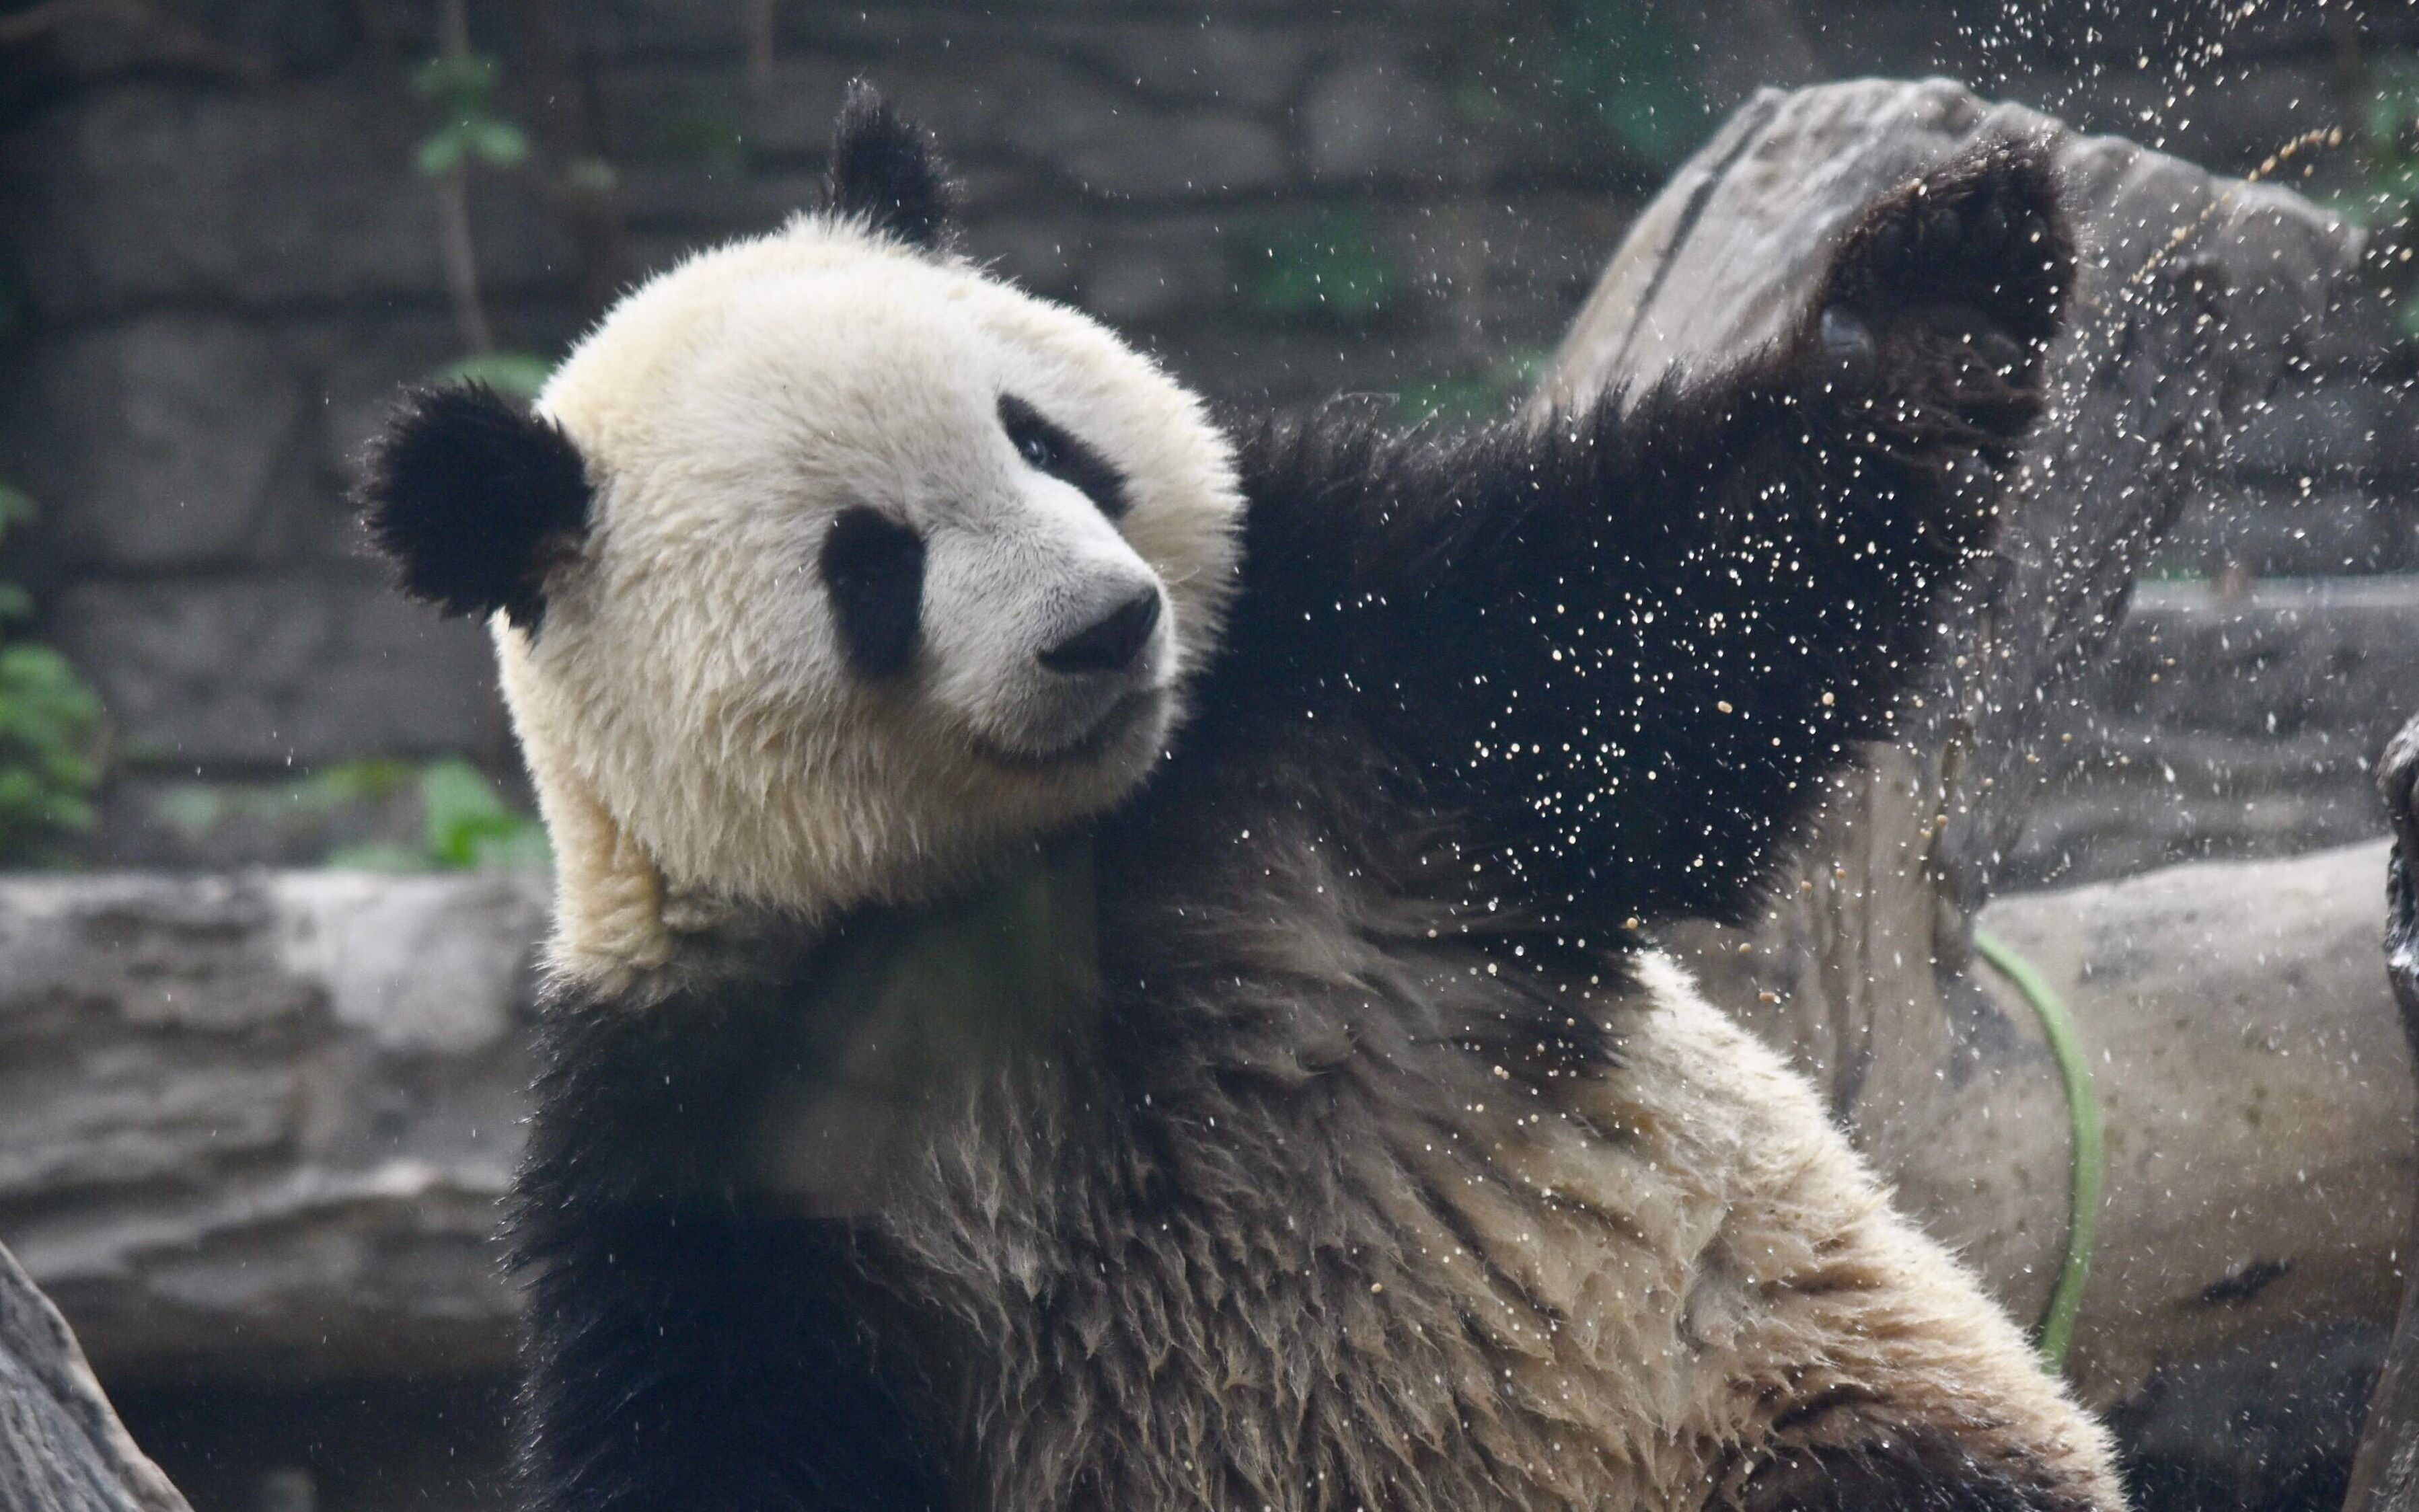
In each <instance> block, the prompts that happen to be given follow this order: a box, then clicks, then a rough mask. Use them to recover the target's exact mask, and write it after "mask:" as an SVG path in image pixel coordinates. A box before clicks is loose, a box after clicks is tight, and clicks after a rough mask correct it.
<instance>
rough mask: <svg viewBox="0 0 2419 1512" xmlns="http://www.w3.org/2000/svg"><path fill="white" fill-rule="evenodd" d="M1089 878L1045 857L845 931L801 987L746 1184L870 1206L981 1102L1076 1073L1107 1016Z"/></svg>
mask: <svg viewBox="0 0 2419 1512" xmlns="http://www.w3.org/2000/svg"><path fill="white" fill-rule="evenodd" d="M1088 887H1089V883H1088V878H1084V877H1072V878H1071V877H1070V876H1069V875H1067V874H1066V872H1065V870H1064V868H1063V867H1053V866H1050V865H1037V866H1036V867H1034V868H1031V869H1027V870H1024V871H1020V872H1013V873H1010V874H1009V875H1007V876H1004V877H1002V878H1000V879H997V880H995V881H994V882H993V883H991V884H989V885H987V886H986V887H981V888H978V889H977V890H975V891H973V892H970V893H968V894H966V895H964V896H962V897H958V898H953V899H950V900H948V901H947V902H946V903H942V904H939V905H935V906H931V907H926V908H920V909H917V910H914V911H912V912H901V913H897V914H891V915H886V916H884V917H882V918H875V919H871V920H864V921H859V923H858V924H857V925H855V927H853V928H852V929H851V930H850V931H848V932H847V933H844V934H843V935H842V936H841V937H840V939H838V940H837V941H835V942H834V944H833V946H832V948H830V949H827V950H826V951H824V955H823V959H821V960H820V961H819V962H818V963H817V964H816V966H815V967H814V968H813V969H812V970H810V971H809V972H808V973H806V974H805V976H804V980H801V981H799V982H798V983H797V984H796V985H795V986H794V987H793V990H792V992H791V993H790V994H788V995H787V996H788V997H789V999H790V1001H789V1002H787V1003H786V1004H785V1005H784V1011H783V1015H782V1017H783V1028H782V1031H781V1033H780V1035H779V1036H778V1038H777V1041H776V1043H775V1044H774V1045H773V1046H772V1047H770V1053H769V1054H768V1056H767V1061H766V1064H765V1065H764V1066H763V1067H761V1068H759V1077H760V1079H759V1081H758V1090H757V1093H756V1095H755V1097H754V1098H753V1099H752V1101H753V1102H754V1103H755V1106H754V1107H753V1108H752V1109H751V1110H749V1112H748V1113H747V1116H746V1118H745V1120H744V1121H745V1124H746V1127H747V1130H748V1135H747V1138H746V1139H745V1140H744V1141H743V1144H742V1147H741V1149H739V1150H738V1151H737V1152H736V1153H737V1159H736V1163H735V1165H736V1169H735V1170H734V1172H733V1173H732V1174H733V1176H734V1177H735V1179H736V1182H737V1184H738V1185H739V1186H740V1187H741V1188H742V1189H743V1190H746V1191H747V1192H748V1193H749V1194H750V1195H751V1196H754V1197H756V1198H758V1199H759V1200H763V1201H766V1202H769V1203H771V1204H773V1205H774V1206H776V1207H778V1208H780V1209H783V1210H786V1211H793V1212H795V1213H797V1214H799V1215H801V1216H809V1217H824V1218H860V1217H866V1216H870V1215H871V1214H874V1213H876V1212H879V1211H885V1210H886V1209H889V1208H891V1207H892V1206H894V1205H895V1204H896V1202H897V1201H898V1199H899V1196H900V1193H901V1182H902V1181H904V1180H907V1179H908V1177H909V1173H910V1172H911V1171H913V1170H914V1169H915V1168H916V1167H917V1165H918V1164H919V1162H921V1161H922V1160H923V1159H924V1158H925V1157H926V1156H927V1155H929V1154H930V1153H931V1152H932V1150H933V1149H934V1148H935V1147H936V1145H938V1144H940V1143H943V1142H945V1141H947V1140H949V1139H951V1138H955V1137H959V1134H958V1133H957V1131H962V1130H963V1125H964V1124H965V1122H966V1120H967V1119H969V1118H971V1117H973V1116H974V1115H975V1114H976V1112H977V1111H978V1109H979V1108H982V1107H984V1106H987V1105H991V1104H993V1103H996V1102H997V1101H998V1100H999V1099H1000V1098H1001V1097H1003V1096H1007V1097H1014V1096H1017V1095H1020V1094H1021V1095H1033V1093H1034V1092H1035V1091H1036V1090H1037V1089H1038V1088H1041V1087H1044V1086H1047V1085H1055V1083H1057V1082H1058V1081H1060V1080H1061V1079H1062V1077H1063V1073H1064V1072H1065V1071H1066V1069H1067V1067H1068V1064H1069V1063H1070V1062H1071V1061H1073V1060H1077V1059H1080V1058H1083V1057H1087V1056H1088V1055H1089V1054H1090V1053H1091V1046H1092V1044H1093V1042H1094V1041H1095V1038H1096V1035H1097V1029H1098V1024H1099V1019H1100V1004H1101V992H1100V983H1099V973H1098V969H1097V965H1096V964H1095V961H1094V954H1093V945H1092V936H1091V923H1090V918H1089V915H1088V907H1087V905H1088V901H1089V900H1088Z"/></svg>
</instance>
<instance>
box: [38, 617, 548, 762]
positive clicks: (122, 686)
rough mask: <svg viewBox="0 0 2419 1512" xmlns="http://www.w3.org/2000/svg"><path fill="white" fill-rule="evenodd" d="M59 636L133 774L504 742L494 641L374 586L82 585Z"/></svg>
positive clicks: (58, 620) (59, 622)
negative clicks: (159, 767)
mask: <svg viewBox="0 0 2419 1512" xmlns="http://www.w3.org/2000/svg"><path fill="white" fill-rule="evenodd" d="M52 623H53V629H54V640H56V642H57V643H58V645H59V646H60V648H61V649H62V650H64V651H65V652H66V653H67V654H68V656H69V657H70V658H71V659H72V660H74V661H75V663H76V664H77V665H78V666H79V667H80V668H82V669H83V670H84V671H85V674H86V676H88V677H89V678H90V679H91V680H92V683H93V685H94V686H95V687H96V688H97V689H98V690H99V691H100V696H101V699H102V701H103V702H104V703H105V704H106V705H107V707H108V709H109V713H110V717H111V720H112V722H113V724H114V725H115V727H116V732H117V737H118V741H119V744H120V750H121V754H122V755H123V756H124V757H125V758H126V759H128V760H130V761H132V762H134V763H136V764H161V763H165V764H174V765H179V766H186V767H192V766H208V765H211V764H258V765H273V764H286V763H293V762H300V763H303V764H313V763H322V762H329V761H336V760H341V759H344V758H347V757H351V756H362V755H384V754H393V755H404V754H410V753H415V752H419V753H428V752H440V751H457V750H467V749H475V748H481V747H483V746H485V745H486V744H488V743H490V741H491V738H492V737H493V736H494V735H495V734H497V733H499V732H500V730H501V725H500V723H499V720H500V719H501V711H500V709H499V708H498V706H497V703H496V700H495V694H494V691H493V683H494V678H493V671H492V669H491V665H490V663H491V657H490V656H489V653H488V649H487V644H486V640H485V632H484V631H483V630H482V629H481V628H480V627H478V626H475V625H469V624H466V623H463V622H460V621H439V620H438V619H437V618H436V617H435V616H434V615H432V614H430V613H428V612H427V611H426V610H425V609H422V608H420V607H419V606H417V605H414V604H410V603H408V602H406V601H405V600H404V599H402V598H401V597H400V596H398V595H396V594H393V592H392V591H390V590H388V589H387V588H385V587H384V586H382V585H381V584H379V583H377V582H376V581H375V580H374V579H365V578H356V579H351V580H347V579H338V578H298V579H265V580H264V579H233V580H217V579H198V580H191V581H161V582H143V581H128V582H117V581H106V580H87V581H85V582H81V583H78V584H76V585H74V586H73V587H70V588H69V589H67V590H66V591H64V592H63V593H61V594H58V595H57V599H56V603H55V605H54V610H53V616H52Z"/></svg>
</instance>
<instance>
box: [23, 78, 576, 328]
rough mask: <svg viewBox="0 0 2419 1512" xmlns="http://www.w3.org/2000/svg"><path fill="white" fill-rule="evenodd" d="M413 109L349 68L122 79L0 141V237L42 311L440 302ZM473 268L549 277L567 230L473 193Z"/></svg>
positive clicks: (517, 204) (431, 210)
mask: <svg viewBox="0 0 2419 1512" xmlns="http://www.w3.org/2000/svg"><path fill="white" fill-rule="evenodd" d="M424 124H425V123H424V106H423V105H422V104H421V103H420V101H419V100H417V99H416V98H415V97H413V96H412V95H411V94H410V93H409V92H408V90H407V89H405V88H404V87H403V85H401V84H400V83H398V82H397V81H396V80H395V79H394V78H393V76H392V75H391V74H389V73H388V72H386V71H384V70H366V69H365V70H362V71H361V72H358V73H350V74H346V75H342V76H338V77H334V78H328V79H318V80H310V81H304V82H300V83H296V84H291V85H283V86H281V87H280V88H278V89H275V90H257V91H252V90H246V91H229V90H218V89H206V88H199V87H189V86H182V85H170V84H126V85H116V86H115V87H110V88H103V89H96V90H92V91H89V92H87V93H85V94H82V95H77V96H74V97H71V98H70V99H69V100H66V101H64V102H62V103H61V104H58V105H56V106H54V107H53V108H52V109H51V110H50V111H49V112H47V113H46V114H44V115H43V116H41V117H40V118H39V119H38V120H36V121H35V122H34V123H32V124H31V125H29V126H27V127H25V128H23V129H22V130H18V131H11V132H8V133H7V134H5V135H0V186H6V187H5V189H0V194H5V201H4V202H0V208H5V210H6V215H5V217H0V227H14V228H16V229H14V230H6V229H0V236H5V237H6V238H7V239H8V253H9V255H10V256H11V257H12V259H13V260H14V263H15V265H16V267H17V269H18V271H19V273H20V275H21V276H22V278H23V284H24V288H25V292H26V296H27V299H28V301H29V302H30V303H31V304H32V306H33V308H34V310H35V311H36V312H37V313H38V314H39V315H40V316H43V317H45V318H48V319H52V320H59V319H66V318H69V317H75V316H94V315H99V314H105V313H110V312H119V311H126V310H130V309H133V308H137V307H142V306H146V305H152V304H156V303H159V302H162V301H223V302H236V303H249V304H257V305H291V304H300V303H321V302H331V301H367V300H374V299H377V298H379V297H382V296H390V295H394V294H412V295H423V296H438V295H440V294H441V292H442V290H443V288H444V280H443V276H442V272H441V270H440V267H439V254H438V241H437V202H436V197H435V191H434V189H433V188H432V187H431V186H430V184H429V183H428V181H427V180H426V179H424V178H423V177H420V176H419V175H418V174H417V173H416V172H415V171H414V169H413V167H412V153H413V151H414V149H415V147H416V146H417V144H418V142H419V140H420V138H421V136H422V135H423V134H424ZM471 218H472V224H473V225H474V226H475V228H476V233H477V242H478V248H479V253H480V257H481V273H482V276H483V279H484V280H485V284H486V285H487V286H488V287H490V288H491V289H495V290H499V291H502V290H508V289H512V288H516V287H523V286H528V285H543V284H547V283H550V282H556V281H559V280H560V279H561V278H562V276H563V270H565V269H567V268H569V267H570V266H571V265H572V260H573V249H572V247H571V244H570V242H569V239H568V238H567V237H566V235H565V234H564V233H563V231H562V228H561V227H560V226H558V225H557V224H555V223H554V221H553V220H552V218H551V217H550V216H549V215H548V214H547V211H546V209H545V208H544V207H543V206H542V205H540V204H539V203H538V201H537V199H536V197H535V196H534V195H532V194H531V193H529V191H528V189H527V188H526V187H525V186H524V185H521V184H519V183H517V182H513V181H509V180H507V179H504V178H501V177H497V176H495V175H482V176H480V177H479V178H478V179H477V181H476V186H475V189H474V193H473V194H472V206H471Z"/></svg>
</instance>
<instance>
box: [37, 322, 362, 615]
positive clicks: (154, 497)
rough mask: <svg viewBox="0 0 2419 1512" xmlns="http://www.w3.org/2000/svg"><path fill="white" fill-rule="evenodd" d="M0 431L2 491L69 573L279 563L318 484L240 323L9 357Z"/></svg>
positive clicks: (274, 383)
mask: <svg viewBox="0 0 2419 1512" xmlns="http://www.w3.org/2000/svg"><path fill="white" fill-rule="evenodd" d="M18 362H19V363H21V364H22V367H23V370H22V372H21V373H20V375H19V382H20V384H21V385H22V386H21V387H20V388H19V389H18V390H17V391H16V393H15V394H14V396H13V400H12V402H11V403H10V404H9V406H8V417H7V419H6V422H5V434H6V435H7V437H8V443H9V451H10V453H11V454H12V455H15V456H18V457H21V458H23V461H22V463H20V464H18V465H16V466H13V467H12V468H11V469H10V472H11V474H12V481H14V482H15V483H17V484H18V485H19V486H22V487H24V488H25V489H27V490H28V491H29V492H31V493H32V494H33V495H34V496H35V497H36V498H37V499H38V500H39V501H42V502H43V504H44V505H45V518H46V521H47V526H48V532H47V534H48V544H49V546H50V548H51V549H52V550H53V551H54V552H56V553H57V554H58V555H59V556H60V557H61V558H62V559H63V560H64V562H65V563H66V564H67V565H69V566H70V567H74V568H82V569H85V570H90V569H93V568H96V567H98V568H115V569H132V570H136V571H146V570H152V569H157V568H162V567H193V566H212V565H225V564H229V563H238V562H252V563H265V562H275V561H278V560H281V559H290V558H291V557H293V556H294V555H296V554H297V553H298V552H299V551H300V549H301V548H302V547H303V544H304V542H305V541H306V540H307V539H308V535H309V530H310V522H311V519H312V517H313V516H314V514H315V513H316V510H315V508H314V500H313V493H314V489H315V486H316V484H317V482H318V480H317V478H316V475H315V473H314V471H313V463H314V460H315V459H314V458H312V457H311V456H310V455H309V448H308V447H307V446H306V445H305V443H304V432H305V429H306V424H307V417H306V413H305V410H304V406H303V399H304V393H305V385H304V382H303V380H302V378H300V375H298V374H297V373H296V372H295V370H294V368H293V365H292V363H291V362H290V360H289V355H288V354H287V353H286V352H285V351H283V350H282V349H281V348H280V347H279V345H278V343H277V342H275V341H274V340H272V339H271V338H270V337H269V336H268V335H266V334H264V333H263V332H261V330H260V329H259V328H258V327H257V326H255V325H253V324H251V323H249V322H245V321H241V320H237V319H231V318H227V317H224V316H206V315H161V316H145V317H141V318H137V319H134V320H131V321H128V322H126V323H124V324H112V325H106V326H100V327H94V328H89V329H87V330H85V331H84V332H79V333H78V334H75V335H72V336H69V337H67V338H65V339H63V340H58V341H54V342H50V343H46V344H44V345H42V346H40V347H36V348H35V349H34V350H33V351H31V352H29V353H26V354H23V355H22V356H21V357H20V358H19V359H18Z"/></svg>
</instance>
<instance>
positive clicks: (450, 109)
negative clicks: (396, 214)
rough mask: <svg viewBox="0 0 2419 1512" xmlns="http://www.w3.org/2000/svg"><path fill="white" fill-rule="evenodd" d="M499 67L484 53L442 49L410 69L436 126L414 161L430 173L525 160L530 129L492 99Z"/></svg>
mask: <svg viewBox="0 0 2419 1512" xmlns="http://www.w3.org/2000/svg"><path fill="white" fill-rule="evenodd" d="M502 78H503V69H502V68H501V66H499V65H498V64H497V62H496V60H495V59H494V58H491V57H489V56H487V55H486V54H484V53H468V52H465V53H446V54H439V55H438V56H436V57H433V58H431V59H429V60H428V61H427V62H425V63H424V64H422V65H421V66H420V69H419V71H418V72H416V73H414V74H413V75H412V79H411V85H412V88H413V89H414V90H415V91H416V92H417V93H418V94H419V96H420V98H421V99H423V100H427V101H428V102H429V103H430V104H431V105H432V106H434V107H435V108H436V112H437V120H438V126H437V130H436V131H433V132H431V133H430V134H429V135H428V136H427V137H426V138H425V139H424V140H423V141H422V142H421V144H420V151H419V153H418V154H417V155H416V156H415V158H414V160H413V161H414V162H416V163H417V164H418V166H419V168H420V171H421V172H422V173H424V174H425V175H427V176H428V177H431V178H435V177H439V175H442V174H449V173H452V172H454V171H455V170H456V169H459V168H463V167H466V166H468V165H470V164H471V163H484V164H485V165H486V166H488V167H491V168H517V167H519V166H520V165H521V164H522V163H524V162H528V161H529V155H530V139H529V133H528V132H527V131H523V130H521V127H520V123H519V122H517V121H515V120H513V119H512V118H510V117H509V116H505V115H504V114H503V113H502V112H501V110H500V109H498V108H497V105H496V88H497V85H499V84H501V82H502Z"/></svg>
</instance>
